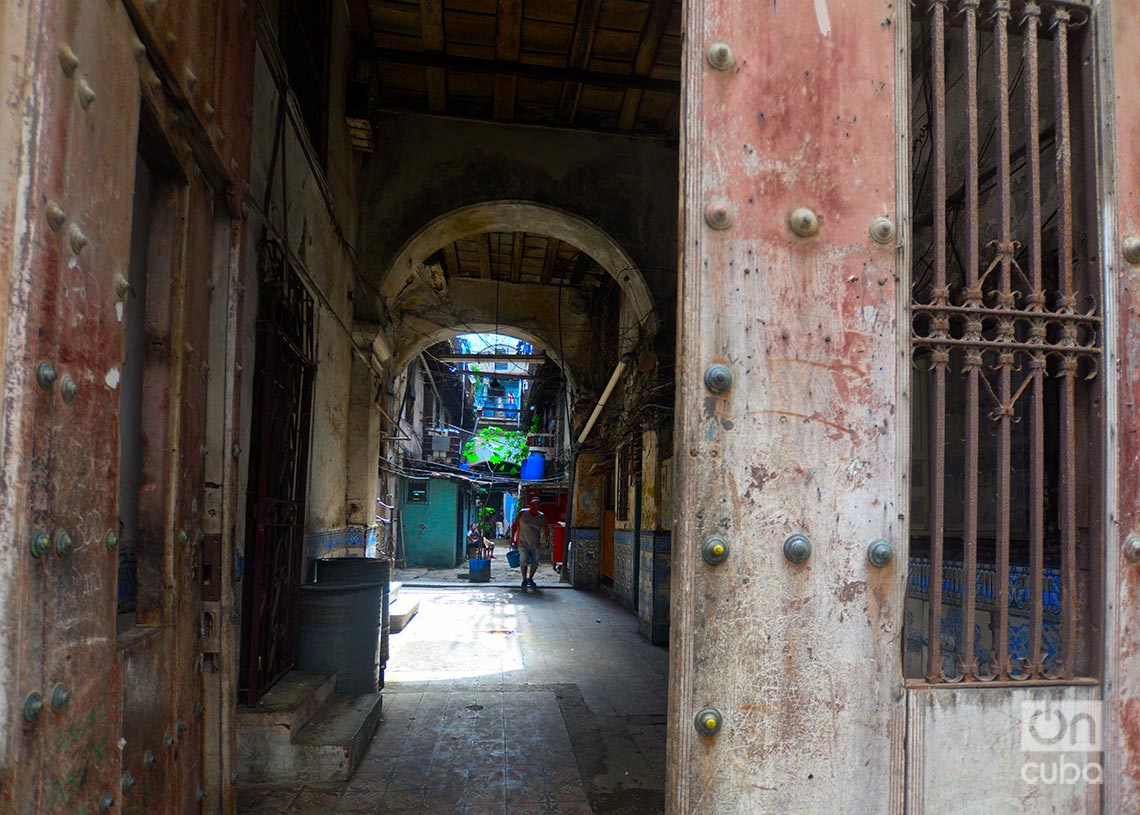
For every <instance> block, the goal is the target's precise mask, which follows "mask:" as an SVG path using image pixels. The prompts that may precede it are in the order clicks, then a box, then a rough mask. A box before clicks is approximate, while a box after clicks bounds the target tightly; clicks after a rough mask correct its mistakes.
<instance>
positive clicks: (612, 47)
mask: <svg viewBox="0 0 1140 815" xmlns="http://www.w3.org/2000/svg"><path fill="white" fill-rule="evenodd" d="M640 40H641V37H640V36H638V34H637V33H636V32H630V31H614V30H613V29H605V28H602V27H601V26H599V27H598V30H597V32H595V34H594V44H593V45H592V46H591V48H590V56H591V58H592V59H615V60H620V61H622V62H629V63H632V62H633V61H634V60H635V59H636V58H637V53H638V44H639V41H640ZM627 70H628V68H627Z"/></svg>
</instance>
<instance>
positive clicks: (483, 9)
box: [443, 0, 498, 15]
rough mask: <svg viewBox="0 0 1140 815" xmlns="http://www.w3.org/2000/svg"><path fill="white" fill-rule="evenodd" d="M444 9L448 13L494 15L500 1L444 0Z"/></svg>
mask: <svg viewBox="0 0 1140 815" xmlns="http://www.w3.org/2000/svg"><path fill="white" fill-rule="evenodd" d="M443 7H444V8H445V9H447V10H448V11H469V12H472V13H473V14H491V15H494V14H495V12H496V10H497V8H498V0H444V2H443Z"/></svg>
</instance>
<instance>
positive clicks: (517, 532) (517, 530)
mask: <svg viewBox="0 0 1140 815" xmlns="http://www.w3.org/2000/svg"><path fill="white" fill-rule="evenodd" d="M538 506H539V500H538V496H535V497H534V498H531V499H530V504H529V506H527V508H526V509H525V510H523V511H522V512H520V513H519V514H518V515H517V516H515V520H514V522H513V523H511V532H510V536H511V538H512V539H513V540H514V542H515V544H516V545H517V546H518V547H519V553H520V554H521V555H522V575H523V579H522V588H524V589H525V588H526V587H527V586H533V587H534V588H538V584H537V583H535V582H534V574H535V572H537V571H538V547H539V545H540V544H541V543H542V535H543V533H544V532H545V531H546V516H545V515H543V514H542V512H541V511H540V510H539V508H538ZM528 566H529V567H530V574H529V575H528V574H527V567H528Z"/></svg>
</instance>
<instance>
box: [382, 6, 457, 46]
mask: <svg viewBox="0 0 1140 815" xmlns="http://www.w3.org/2000/svg"><path fill="white" fill-rule="evenodd" d="M422 16H423V12H422V9H421V6H407V5H395V4H393V3H385V4H383V5H381V6H380V7H378V8H376V9H375V10H374V11H373V13H372V20H373V22H374V23H375V24H376V28H377V30H380V31H386V32H388V33H390V34H404V35H405V36H411V37H414V36H416V35H417V34H420V33H421V31H422V26H421V24H420V20H421V18H422ZM442 41H443V32H440V42H441V46H440V47H441V48H442Z"/></svg>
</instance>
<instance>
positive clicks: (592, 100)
mask: <svg viewBox="0 0 1140 815" xmlns="http://www.w3.org/2000/svg"><path fill="white" fill-rule="evenodd" d="M621 102H622V92H621V91H619V90H614V89H612V88H593V87H585V88H582V93H581V95H580V96H579V97H578V109H579V110H582V111H586V110H591V111H596V112H601V113H617V112H618V111H619V110H620V109H621Z"/></svg>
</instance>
